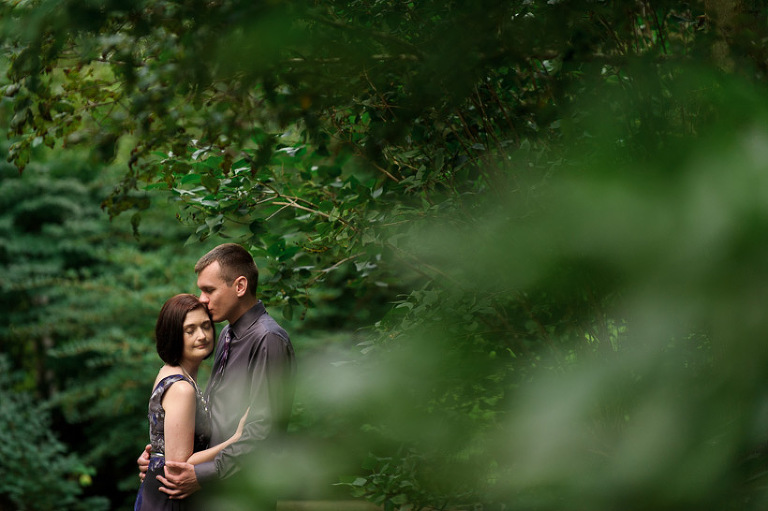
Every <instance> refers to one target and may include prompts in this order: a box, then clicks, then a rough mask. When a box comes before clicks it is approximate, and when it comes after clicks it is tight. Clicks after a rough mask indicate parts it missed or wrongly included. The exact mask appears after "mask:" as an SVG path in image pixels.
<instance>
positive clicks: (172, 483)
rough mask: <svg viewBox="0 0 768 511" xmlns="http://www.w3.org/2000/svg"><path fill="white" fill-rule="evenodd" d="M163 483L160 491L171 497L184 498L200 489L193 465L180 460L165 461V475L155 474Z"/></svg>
mask: <svg viewBox="0 0 768 511" xmlns="http://www.w3.org/2000/svg"><path fill="white" fill-rule="evenodd" d="M157 480H158V481H160V482H161V483H163V486H161V487H160V491H161V492H163V493H167V494H168V495H169V496H170V498H172V499H185V498H187V497H189V496H190V495H192V494H193V493H195V492H196V491H197V490H199V489H200V484H198V482H197V474H195V466H194V465H190V464H189V463H184V462H181V461H166V462H165V477H163V476H157Z"/></svg>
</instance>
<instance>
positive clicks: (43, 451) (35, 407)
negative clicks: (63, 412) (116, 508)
mask: <svg viewBox="0 0 768 511" xmlns="http://www.w3.org/2000/svg"><path fill="white" fill-rule="evenodd" d="M19 376H20V373H18V372H17V371H13V370H12V368H11V365H10V363H9V362H8V359H7V357H5V356H4V355H0V392H2V395H3V399H2V401H0V450H1V451H0V503H3V504H2V506H3V509H6V508H8V509H10V506H13V507H12V508H13V509H19V510H23V511H26V510H29V511H46V510H50V511H53V510H57V511H58V510H61V511H64V510H71V511H77V510H82V511H86V510H89V511H95V510H99V509H103V510H106V509H109V506H108V502H107V501H106V499H103V498H94V497H91V498H85V499H83V498H82V494H83V487H86V486H89V485H90V484H91V476H92V475H93V474H94V470H93V468H92V467H90V466H88V465H86V464H85V463H84V462H83V461H82V459H81V458H80V457H78V456H76V455H74V454H72V453H70V452H69V449H68V448H67V446H66V445H64V444H63V443H62V442H61V441H60V440H59V439H58V438H56V437H55V436H54V434H53V433H52V432H51V430H50V423H51V418H50V409H49V405H48V404H46V403H43V404H41V403H39V402H38V401H37V400H36V399H35V397H34V396H33V395H32V394H31V393H29V392H26V391H19V390H17V389H16V387H17V385H18V383H19V382H18V381H17V380H18V379H19Z"/></svg>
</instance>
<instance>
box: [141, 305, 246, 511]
mask: <svg viewBox="0 0 768 511" xmlns="http://www.w3.org/2000/svg"><path fill="white" fill-rule="evenodd" d="M155 339H156V342H157V353H158V355H160V358H161V359H162V360H163V362H165V365H164V366H163V367H162V368H160V371H159V372H158V373H157V378H156V379H155V385H154V390H153V391H152V395H151V396H150V398H149V438H150V443H151V445H152V452H151V454H150V462H149V469H148V471H147V476H146V477H145V478H144V481H143V482H142V484H141V487H140V488H139V494H138V496H137V498H136V505H135V506H134V510H135V511H155V510H166V509H173V510H183V509H186V508H187V506H188V504H189V503H188V502H187V501H185V500H171V499H169V498H168V495H166V494H165V493H163V492H161V491H160V486H161V485H160V482H159V481H158V480H157V478H156V476H157V475H158V474H160V475H162V474H163V467H164V466H165V461H166V460H170V461H186V462H187V463H191V464H193V465H194V464H198V463H202V462H204V461H210V460H213V458H215V457H216V454H217V453H218V452H219V451H221V450H222V449H223V448H224V447H226V446H227V445H229V444H231V443H233V442H235V441H236V440H237V439H238V438H240V434H241V433H242V430H243V423H244V422H245V417H246V416H247V415H248V412H247V411H246V415H245V416H243V418H242V419H241V420H240V425H239V427H238V429H237V431H236V432H235V434H234V435H233V436H232V437H230V438H229V439H228V440H226V441H225V442H223V443H221V444H219V445H216V446H214V447H209V448H208V439H209V437H210V431H211V419H210V415H209V413H208V407H207V405H206V402H205V398H204V397H203V394H202V393H201V392H200V388H199V387H198V386H197V370H198V368H199V367H200V363H201V362H202V361H203V360H204V359H206V358H208V357H209V356H210V354H211V353H212V352H213V340H214V339H215V329H214V326H213V321H212V319H211V316H210V315H209V314H208V310H207V309H206V308H205V305H204V304H202V303H201V302H200V301H199V300H198V299H197V297H196V296H194V295H190V294H180V295H176V296H174V297H172V298H170V299H169V300H168V301H167V302H165V304H164V305H163V308H162V309H161V310H160V315H159V316H158V318H157V324H156V325H155Z"/></svg>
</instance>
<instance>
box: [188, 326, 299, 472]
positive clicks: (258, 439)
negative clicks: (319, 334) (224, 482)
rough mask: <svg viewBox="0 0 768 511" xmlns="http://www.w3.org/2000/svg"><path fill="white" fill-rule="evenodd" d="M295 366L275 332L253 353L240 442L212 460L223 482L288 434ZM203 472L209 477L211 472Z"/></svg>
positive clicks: (285, 343) (284, 342) (287, 346)
mask: <svg viewBox="0 0 768 511" xmlns="http://www.w3.org/2000/svg"><path fill="white" fill-rule="evenodd" d="M294 364H295V359H294V353H293V348H292V346H291V344H290V342H289V341H288V340H287V339H284V338H283V337H281V336H280V335H278V334H276V333H272V332H268V333H267V334H266V335H265V338H264V341H263V342H262V343H259V346H258V348H257V349H256V350H255V352H254V353H252V354H251V358H250V360H249V367H248V370H249V377H250V382H249V383H250V386H249V393H250V396H249V399H248V403H249V406H250V410H249V412H248V418H247V419H246V423H245V426H244V428H243V434H242V436H241V437H240V439H239V440H238V441H237V442H235V443H233V444H232V445H229V446H227V447H226V448H225V449H223V450H222V451H221V452H220V453H219V454H218V455H217V456H216V459H215V460H214V461H213V463H214V464H215V467H216V473H217V474H218V477H220V478H222V479H223V478H227V477H229V476H231V475H233V474H235V473H237V472H239V471H240V469H241V468H242V465H243V462H244V461H245V459H246V458H248V457H249V456H250V455H252V454H254V453H256V452H257V451H260V450H262V449H265V448H266V447H267V445H266V444H267V443H270V442H269V441H270V440H272V439H273V438H274V437H275V436H277V435H278V434H279V433H282V432H284V431H285V429H286V427H287V422H288V418H289V416H290V408H291V404H292V402H293V392H294V389H293V386H294V385H293V372H294ZM243 413H245V410H243ZM201 465H204V464H201ZM201 469H202V470H201V474H202V475H203V477H206V476H207V475H208V474H209V472H207V470H209V469H208V468H207V467H201ZM198 480H200V479H199V477H198Z"/></svg>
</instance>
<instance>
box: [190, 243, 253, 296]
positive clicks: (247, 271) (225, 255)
mask: <svg viewBox="0 0 768 511" xmlns="http://www.w3.org/2000/svg"><path fill="white" fill-rule="evenodd" d="M214 261H216V262H218V263H219V266H220V267H221V278H222V280H224V282H226V283H227V285H228V286H231V285H232V283H233V282H234V281H235V279H237V278H238V277H245V278H246V280H248V290H249V291H250V293H251V294H252V295H254V296H256V288H257V287H258V286H259V269H258V267H257V266H256V263H255V262H254V260H253V256H251V254H250V252H248V251H247V250H246V249H244V248H243V247H242V246H240V245H238V244H237V243H224V244H223V245H219V246H218V247H216V248H214V249H213V250H211V251H210V252H208V253H207V254H205V255H204V256H203V257H201V258H200V259H199V260H198V261H197V264H196V265H195V273H198V274H199V273H200V272H201V271H203V270H204V269H206V268H207V267H208V266H209V265H211V264H212V263H213V262H214Z"/></svg>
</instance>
